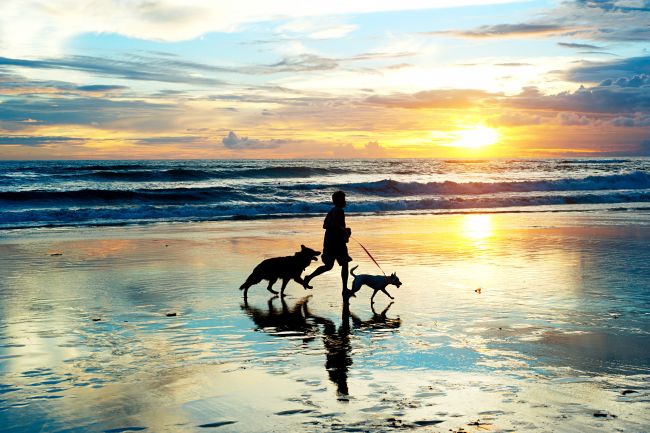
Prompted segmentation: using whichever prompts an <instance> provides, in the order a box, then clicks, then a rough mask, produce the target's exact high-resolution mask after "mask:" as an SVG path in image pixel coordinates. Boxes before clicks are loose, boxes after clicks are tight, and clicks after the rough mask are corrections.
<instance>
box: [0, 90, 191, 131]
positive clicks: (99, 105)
mask: <svg viewBox="0 0 650 433" xmlns="http://www.w3.org/2000/svg"><path fill="white" fill-rule="evenodd" d="M178 113H179V108H178V107H177V106H176V105H172V104H152V103H149V102H144V101H132V100H122V101H120V100H111V99H104V98H60V97H51V98H50V97H40V98H31V97H25V98H23V97H21V98H12V99H7V100H5V101H3V102H2V103H0V122H14V123H16V124H18V125H17V126H20V124H21V122H24V120H25V119H32V120H34V121H36V122H41V123H44V124H56V125H89V126H96V125H98V124H105V123H110V122H115V121H118V120H130V121H135V120H137V119H145V120H146V121H148V122H162V123H164V122H165V121H166V120H167V119H166V116H168V115H170V114H178ZM24 126H28V125H23V127H24Z"/></svg>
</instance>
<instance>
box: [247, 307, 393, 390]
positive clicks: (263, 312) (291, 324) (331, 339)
mask: <svg viewBox="0 0 650 433" xmlns="http://www.w3.org/2000/svg"><path fill="white" fill-rule="evenodd" d="M310 298H311V296H306V297H304V298H301V299H299V300H298V301H297V302H296V303H295V304H294V305H293V306H289V305H288V304H287V303H286V301H285V300H284V298H280V303H281V306H280V307H279V308H276V307H275V305H274V301H275V300H276V299H277V297H272V298H271V299H269V300H268V302H267V308H266V309H262V308H256V307H251V306H250V305H249V304H248V301H247V300H246V299H244V304H242V310H244V312H245V313H246V314H247V315H248V316H249V317H250V318H251V319H252V320H253V322H254V323H255V325H256V329H257V330H262V331H264V332H268V333H269V334H270V335H275V336H278V337H293V338H295V337H296V335H302V336H303V342H305V343H307V342H310V341H313V340H314V339H315V337H316V336H317V335H318V334H319V333H320V334H321V336H322V340H323V346H324V347H325V369H326V370H327V374H328V376H329V379H330V381H332V383H334V384H336V392H337V395H338V396H339V399H340V400H341V401H346V400H347V399H346V396H347V395H349V390H348V371H349V369H350V367H351V366H352V363H353V361H352V356H351V353H352V342H353V339H352V338H351V337H353V336H354V331H355V330H359V331H364V332H368V331H370V332H372V331H375V330H385V329H392V330H396V329H398V328H399V327H400V326H401V320H400V319H399V318H388V317H387V316H386V313H387V312H388V310H389V309H390V307H391V305H392V302H391V303H390V304H388V306H387V307H386V308H385V309H384V310H383V311H382V312H381V313H377V312H376V311H375V310H374V308H373V309H372V313H373V316H372V317H371V318H370V319H368V320H361V319H360V318H359V317H357V316H356V315H354V314H352V313H350V308H349V304H348V303H347V302H345V303H343V307H342V309H341V324H340V326H338V327H337V326H336V324H335V323H334V322H333V321H332V320H330V319H328V318H325V317H321V316H318V315H316V314H313V313H312V312H311V311H310V310H309V307H308V303H309V299H310ZM350 322H352V327H351V326H350Z"/></svg>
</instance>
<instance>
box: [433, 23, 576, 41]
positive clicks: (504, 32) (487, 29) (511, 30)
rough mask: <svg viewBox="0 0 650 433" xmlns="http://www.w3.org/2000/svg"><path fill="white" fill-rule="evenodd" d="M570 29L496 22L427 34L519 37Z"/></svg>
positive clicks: (558, 26)
mask: <svg viewBox="0 0 650 433" xmlns="http://www.w3.org/2000/svg"><path fill="white" fill-rule="evenodd" d="M570 30H572V29H571V28H569V27H566V26H563V25H558V24H534V23H521V24H496V25H490V26H481V27H478V28H477V29H475V30H455V31H448V32H430V33H428V34H450V35H454V36H460V37H464V38H519V37H523V36H548V35H557V34H564V33H567V32H569V31H570Z"/></svg>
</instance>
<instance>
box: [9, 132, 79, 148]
mask: <svg viewBox="0 0 650 433" xmlns="http://www.w3.org/2000/svg"><path fill="white" fill-rule="evenodd" d="M79 141H84V139H83V138H79V137H61V136H35V135H3V136H0V145H9V146H32V147H38V146H43V145H45V144H51V143H70V142H79Z"/></svg>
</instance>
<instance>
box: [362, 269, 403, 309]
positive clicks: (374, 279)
mask: <svg viewBox="0 0 650 433" xmlns="http://www.w3.org/2000/svg"><path fill="white" fill-rule="evenodd" d="M356 268H358V266H355V267H354V268H352V269H350V275H352V276H353V277H354V281H352V290H351V291H350V292H351V293H350V296H356V295H355V293H357V292H358V291H359V290H360V289H361V287H362V286H363V285H364V284H365V285H366V286H368V287H370V288H371V289H373V290H374V293H373V294H372V296H371V297H370V302H371V303H374V302H375V301H374V298H375V295H376V294H377V292H378V291H380V290H381V291H382V292H384V293H385V294H386V296H388V297H389V298H390V299H395V298H393V297H392V296H391V295H390V293H388V292H387V291H386V286H387V285H389V284H393V285H394V286H396V287H399V286H401V285H402V282H401V281H400V280H399V278H397V274H396V273H395V272H393V273H392V274H390V276H386V275H367V274H360V275H355V274H354V270H355V269H356Z"/></svg>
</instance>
